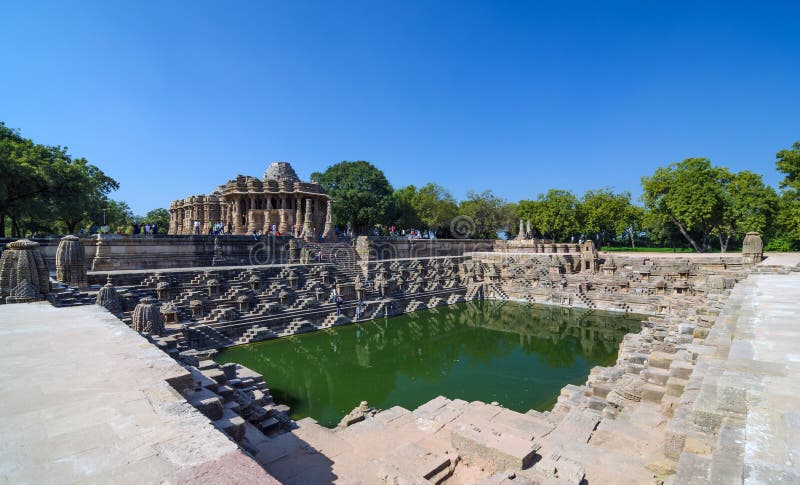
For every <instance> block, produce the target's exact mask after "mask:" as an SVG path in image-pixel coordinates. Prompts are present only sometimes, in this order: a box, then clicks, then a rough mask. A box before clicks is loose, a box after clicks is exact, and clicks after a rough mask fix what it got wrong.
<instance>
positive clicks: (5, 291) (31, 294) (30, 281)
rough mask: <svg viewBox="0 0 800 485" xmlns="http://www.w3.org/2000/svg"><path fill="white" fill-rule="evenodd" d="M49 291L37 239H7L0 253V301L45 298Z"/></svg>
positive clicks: (20, 301) (48, 277)
mask: <svg viewBox="0 0 800 485" xmlns="http://www.w3.org/2000/svg"><path fill="white" fill-rule="evenodd" d="M48 293H50V276H49V274H48V271H47V264H46V263H45V261H44V258H42V254H41V253H40V252H39V243H37V242H35V241H29V240H27V239H20V240H17V241H14V242H11V243H8V245H7V246H6V250H5V251H3V255H2V257H0V303H26V302H30V301H37V300H44V299H46V298H47V295H48Z"/></svg>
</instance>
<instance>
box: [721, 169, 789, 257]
mask: <svg viewBox="0 0 800 485" xmlns="http://www.w3.org/2000/svg"><path fill="white" fill-rule="evenodd" d="M723 194H724V197H725V209H724V211H723V216H722V221H721V222H720V225H719V227H718V228H717V231H716V233H717V237H718V238H719V245H720V250H721V251H722V252H723V253H724V252H725V251H727V250H728V244H729V243H730V240H731V238H739V239H741V238H743V237H744V235H745V234H746V233H748V232H751V231H755V232H759V233H762V234H764V233H765V232H766V230H767V228H768V227H769V225H770V223H771V221H772V220H773V218H774V216H775V214H776V213H777V210H778V202H779V200H778V194H777V193H776V192H775V189H773V188H772V187H769V186H767V185H765V184H764V181H763V180H762V179H761V175H757V174H754V173H753V172H749V171H747V170H743V171H741V172H739V173H737V174H734V175H732V176H731V177H730V179H729V181H728V183H726V184H724V190H723Z"/></svg>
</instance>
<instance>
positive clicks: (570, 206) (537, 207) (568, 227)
mask: <svg viewBox="0 0 800 485" xmlns="http://www.w3.org/2000/svg"><path fill="white" fill-rule="evenodd" d="M523 202H525V203H524V204H523ZM531 202H533V203H531ZM518 207H520V208H519V209H518V210H517V213H518V214H525V215H527V217H522V218H523V219H527V220H530V221H531V225H532V226H533V227H532V228H535V229H536V231H537V232H538V233H539V234H541V235H542V237H546V238H550V239H553V240H554V241H566V240H568V239H569V238H570V236H573V235H575V234H576V233H578V232H579V231H580V228H581V224H580V218H581V213H580V203H579V201H578V198H577V197H575V194H573V193H572V192H570V191H568V190H558V189H550V190H548V191H547V193H546V194H539V197H538V198H537V199H536V200H535V201H521V202H520V203H519V205H518Z"/></svg>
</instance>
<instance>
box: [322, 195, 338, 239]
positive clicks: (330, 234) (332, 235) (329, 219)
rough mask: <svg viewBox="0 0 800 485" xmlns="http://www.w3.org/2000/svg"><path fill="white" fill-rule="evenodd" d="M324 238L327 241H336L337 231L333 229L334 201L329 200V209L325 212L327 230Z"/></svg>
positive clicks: (323, 233) (324, 231)
mask: <svg viewBox="0 0 800 485" xmlns="http://www.w3.org/2000/svg"><path fill="white" fill-rule="evenodd" d="M322 237H323V238H325V240H326V241H333V240H335V239H336V231H335V230H334V227H333V199H328V207H327V209H326V211H325V229H324V230H323V231H322Z"/></svg>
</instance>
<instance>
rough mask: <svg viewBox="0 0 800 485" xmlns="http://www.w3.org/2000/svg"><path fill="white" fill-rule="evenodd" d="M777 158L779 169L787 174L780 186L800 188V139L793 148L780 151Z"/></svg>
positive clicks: (793, 188) (783, 187)
mask: <svg viewBox="0 0 800 485" xmlns="http://www.w3.org/2000/svg"><path fill="white" fill-rule="evenodd" d="M775 158H776V159H777V160H776V161H775V165H776V166H777V167H778V171H779V172H781V173H783V174H784V175H785V177H784V179H783V180H782V181H781V183H780V187H781V188H782V189H785V188H789V189H792V190H800V141H796V142H794V143H793V144H792V148H789V149H785V150H781V151H779V152H778V153H777V154H776V155H775Z"/></svg>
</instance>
